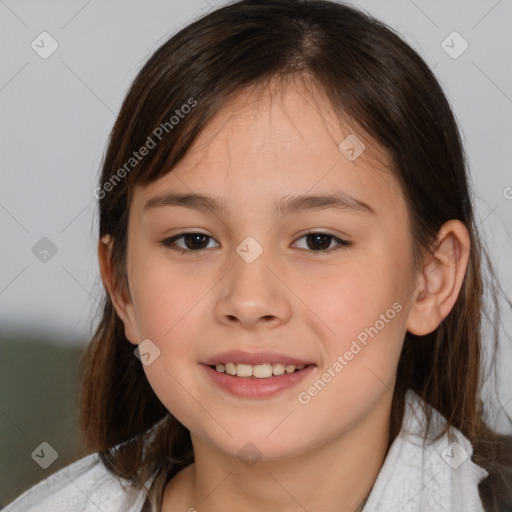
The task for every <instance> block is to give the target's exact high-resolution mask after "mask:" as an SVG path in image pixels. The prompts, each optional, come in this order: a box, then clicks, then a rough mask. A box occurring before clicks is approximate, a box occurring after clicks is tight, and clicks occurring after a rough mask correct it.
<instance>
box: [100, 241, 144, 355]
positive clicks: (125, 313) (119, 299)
mask: <svg viewBox="0 0 512 512" xmlns="http://www.w3.org/2000/svg"><path fill="white" fill-rule="evenodd" d="M112 247H113V241H112V238H111V237H110V235H106V236H104V237H103V238H102V239H101V240H100V241H99V243H98V261H99V266H100V274H101V279H102V281H103V285H104V286H105V289H106V290H107V293H108V295H109V297H110V300H111V301H112V304H113V306H114V308H115V310H116V312H117V315H118V316H119V318H120V319H121V321H122V322H123V324H124V330H125V336H126V338H127V339H128V340H129V341H130V342H131V343H133V344H134V345H137V344H138V342H139V339H138V334H137V329H136V322H135V312H134V308H133V302H132V300H131V298H130V297H129V293H128V291H127V290H125V289H123V287H122V286H120V285H119V284H118V283H116V279H115V271H114V268H113V267H112Z"/></svg>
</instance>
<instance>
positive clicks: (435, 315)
mask: <svg viewBox="0 0 512 512" xmlns="http://www.w3.org/2000/svg"><path fill="white" fill-rule="evenodd" d="M469 250H470V238H469V233H468V230H467V228H466V226H465V225H464V223H462V222H461V221H459V220H450V221H448V222H446V223H445V224H443V226H442V227H441V229H440V230H439V233H438V235H437V240H436V243H435V246H434V254H432V255H431V254H429V255H428V256H427V257H426V261H425V262H424V265H423V268H422V270H421V271H420V273H419V274H418V279H417V286H416V288H415V290H414V293H413V301H412V305H411V309H410V311H409V314H408V316H407V322H406V328H407V330H408V331H409V332H410V333H412V334H415V335H417V336H424V335H425V334H429V333H431V332H432V331H434V330H435V329H437V327H438V326H439V324H440V323H441V322H442V321H443V320H444V319H445V318H446V317H447V316H448V313H450V311H451V310H452V308H453V306H454V304H455V302H456V300H457V297H458V295H459V292H460V289H461V286H462V282H463V281H464V276H465V274H466V268H467V265H468V260H469Z"/></svg>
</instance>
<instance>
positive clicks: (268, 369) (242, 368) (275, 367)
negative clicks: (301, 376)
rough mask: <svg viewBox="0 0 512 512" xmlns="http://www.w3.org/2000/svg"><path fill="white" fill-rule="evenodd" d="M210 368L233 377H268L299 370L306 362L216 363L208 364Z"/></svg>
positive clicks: (304, 366)
mask: <svg viewBox="0 0 512 512" xmlns="http://www.w3.org/2000/svg"><path fill="white" fill-rule="evenodd" d="M208 366H210V368H211V369H212V370H215V371H216V372H218V373H225V374H226V375H231V376H233V377H241V378H245V379H251V378H252V379H268V378H271V377H276V376H279V375H285V374H290V373H296V372H300V371H301V370H303V369H304V368H306V367H307V366H312V365H307V364H300V365H294V364H283V363H261V364H255V365H252V364H244V363H232V362H227V363H217V364H215V365H208Z"/></svg>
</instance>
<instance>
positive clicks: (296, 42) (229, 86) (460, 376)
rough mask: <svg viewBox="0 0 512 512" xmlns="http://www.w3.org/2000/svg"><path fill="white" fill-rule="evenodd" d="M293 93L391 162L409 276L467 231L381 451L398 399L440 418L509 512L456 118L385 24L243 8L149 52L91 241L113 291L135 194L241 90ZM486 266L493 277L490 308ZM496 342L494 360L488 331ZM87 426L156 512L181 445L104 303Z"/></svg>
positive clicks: (485, 493) (489, 505) (119, 279)
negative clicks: (459, 262)
mask: <svg viewBox="0 0 512 512" xmlns="http://www.w3.org/2000/svg"><path fill="white" fill-rule="evenodd" d="M294 77H299V78H304V79H305V78H308V79H309V80H311V81H312V82H313V83H314V84H316V85H318V86H320V88H321V90H322V91H323V92H324V93H325V96H326V98H329V101H330V102H331V104H332V108H333V111H334V112H335V113H336V114H337V115H339V116H340V119H341V118H342V117H343V119H347V118H348V119H350V120H351V121H352V122H353V123H354V124H355V125H357V126H358V129H359V130H360V131H361V133H365V134H366V135H367V136H368V137H369V138H371V139H372V140H374V141H375V142H376V143H377V145H378V146H379V147H380V148H382V149H383V150H384V151H385V153H386V154H387V155H388V156H389V158H390V161H391V162H392V166H391V172H393V174H394V175H395V176H396V178H397V180H398V182H399V183H400V186H401V189H402V191H403V194H404V197H405V199H406V203H407V206H408V211H409V215H410V219H411V226H412V232H411V236H412V239H413V246H414V256H415V259H414V260H415V265H417V267H418V268H419V266H420V264H421V261H422V257H423V256H424V255H425V254H427V253H428V252H431V251H432V246H433V242H434V241H435V239H436V235H437V233H438V230H439V228H440V227H441V226H442V224H443V223H445V222H446V221H448V220H450V219H458V220H460V221H462V222H463V223H464V224H465V226H466V227H467V229H468V231H469V235H470V241H471V250H470V256H469V263H468V268H467V272H466V275H465V278H464V281H463V284H462V289H461V291H460V294H459V296H458V299H457V301H456V303H455V305H454V307H453V309H452V311H451V312H450V313H449V315H448V316H447V317H446V318H445V320H444V321H443V322H442V323H441V324H440V326H439V327H438V328H437V329H436V330H435V331H434V332H432V333H431V334H429V335H426V336H421V337H418V336H413V335H412V334H410V333H407V334H406V337H405V340H404V345H403V351H402V354H401V356H400V360H399V364H398V373H397V381H396V387H395V390H394V395H393V400H392V410H391V425H390V427H391V429H390V438H389V442H390V443H391V442H392V440H393V439H394V438H395V437H396V435H397V434H398V432H399V430H400V426H401V421H402V416H403V412H404V398H405V392H406V390H407V389H409V388H410V389H413V390H414V391H415V392H416V393H418V394H419V395H420V396H421V397H422V398H423V399H424V401H425V402H426V403H427V404H429V405H431V406H432V407H433V408H434V409H436V410H438V411H439V412H440V413H441V414H442V415H443V416H444V417H445V418H446V420H447V422H446V428H445V431H447V430H448V429H449V427H451V426H453V427H456V428H457V429H459V430H460V431H461V432H462V433H463V434H464V435H465V436H466V437H467V438H468V439H469V440H470V441H471V442H472V444H473V446H474V456H473V460H474V461H475V462H476V463H477V464H479V465H481V466H482V467H484V468H485V469H486V470H487V471H488V472H489V477H487V478H486V479H485V480H484V481H483V482H482V483H481V484H480V488H479V490H480V495H481V498H482V502H483V504H484V506H485V507H486V510H488V511H491V510H492V511H498V510H502V509H500V507H502V506H504V505H503V503H505V502H506V500H511V496H510V491H509V490H507V489H510V482H512V476H511V460H510V452H511V450H510V445H511V443H510V438H509V437H506V436H500V435H498V434H496V433H495V432H494V431H493V430H492V429H491V428H489V427H488V426H487V425H486V422H485V420H484V411H483V407H482V400H481V388H482V384H483V380H484V378H485V375H484V372H483V368H484V366H483V362H482V359H483V357H482V351H483V347H482V331H483V329H482V321H483V320H484V319H485V317H486V316H489V313H488V312H487V304H488V303H489V302H490V305H491V306H493V305H494V306H495V309H494V310H493V311H498V309H497V308H498V299H497V297H498V283H497V280H496V279H493V278H494V273H493V271H492V265H491V264H490V261H488V257H487V251H486V250H485V246H484V244H483V242H482V240H481V238H480V236H479V234H478V231H477V228H476V225H475V217H474V206H473V202H472V198H471V187H470V182H469V174H468V169H467V163H466V157H465V154H464V150H463V146H462V143H461V139H460V135H459V131H458V127H457V124H456V120H455V118H454V115H453V113H452V110H451V108H450V106H449V103H448V101H447V99H446V97H445V95H444V93H443V91H442V88H441V87H440V85H439V83H438V81H437V80H436V78H435V77H434V75H433V73H432V72H431V70H430V69H429V68H428V66H427V65H426V64H425V62H424V61H423V60H422V58H421V57H420V56H419V55H418V54H417V53H416V52H415V51H414V50H413V49H412V48H411V47H410V46H409V45H407V44H406V43H405V42H404V41H403V40H402V38H401V37H400V36H399V35H397V34H396V33H395V32H394V31H393V30H392V29H390V28H389V27H387V26H386V25H385V24H383V23H382V22H380V21H378V20H376V19H374V18H372V17H371V16H369V15H367V14H365V13H363V12H361V11H359V10H356V9H354V8H352V7H349V6H347V5H344V4H341V3H336V2H332V1H329V0H272V1H265V0H242V1H237V2H232V3H230V4H227V5H225V6H223V7H221V8H219V9H217V10H214V11H213V12H210V13H209V14H207V15H205V16H202V17H201V18H199V19H197V20H195V21H194V22H192V23H190V24H189V25H188V26H186V27H185V28H183V29H182V30H181V31H179V32H178V33H176V34H175V35H173V36H172V37H171V38H170V39H169V40H168V41H167V42H165V43H164V44H163V45H162V46H161V47H160V48H158V49H157V50H156V51H155V52H154V54H153V55H152V56H151V57H150V58H149V60H148V61H147V62H146V64H145V65H144V66H143V68H142V69H141V71H140V72H139V73H138V75H137V77H136V78H135V80H134V82H133V84H132V85H131V88H130V90H129V91H128V93H127V96H126V98H125V100H124V102H123V105H122V107H121V110H120V113H119V116H118V118H117V120H116V122H115V125H114V127H113V129H112V132H111V135H110V139H109V143H108V147H107V150H106V153H105V156H104V159H103V165H102V172H101V178H100V182H99V185H98V188H97V190H96V196H97V197H98V199H99V237H100V238H102V237H103V236H104V235H107V234H109V235H110V236H111V237H112V240H113V242H114V243H113V252H112V265H113V267H114V269H115V283H116V286H118V287H119V289H122V290H126V291H128V290H129V288H128V282H127V277H126V242H127V222H128V212H129V208H130V203H131V198H132V193H133V189H134V187H135V186H136V185H145V184H148V183H150V182H152V181H154V180H156V179H158V178H160V177H162V176H163V175H165V174H166V173H168V172H172V168H173V167H174V166H175V165H176V164H177V163H178V162H179V161H180V160H181V159H182V158H183V157H184V155H185V154H186V153H187V150H188V148H189V147H190V146H191V144H192V143H193V142H194V140H195V139H196V138H197V136H198V135H199V134H200V133H201V131H202V130H203V129H204V128H205V126H206V125H207V124H208V121H209V120H210V119H211V118H212V117H213V116H214V115H215V114H216V113H217V112H218V111H219V110H220V109H221V108H222V106H223V104H224V103H225V102H226V100H228V99H229V98H231V97H233V96H234V95H236V94H237V93H239V92H241V91H243V90H244V89H245V88H247V87H249V86H256V85H263V84H265V83H267V82H268V81H270V80H281V81H282V83H285V82H286V80H287V79H290V78H294ZM143 146H145V147H146V148H148V147H150V149H149V151H147V152H146V153H147V154H146V156H144V158H135V157H134V152H137V151H138V150H139V148H142V147H143ZM483 263H488V264H489V265H488V268H489V269H490V272H489V275H488V279H487V281H488V284H489V290H490V295H489V297H490V300H485V296H484V292H485V286H484V284H485V281H486V279H485V276H484V268H483ZM492 314H498V313H492ZM493 318H494V317H493ZM496 319H497V317H496V318H494V320H495V322H496ZM491 334H492V336H491V338H492V339H490V340H489V341H488V343H489V344H490V345H491V346H492V347H493V350H494V353H496V350H497V343H498V334H499V329H498V323H497V322H496V323H495V331H494V332H493V333H491ZM426 412H427V413H428V411H426ZM81 425H82V430H83V436H84V441H85V444H86V446H87V448H88V450H90V451H93V452H95V451H97V452H99V453H100V456H101V459H102V461H103V463H104V464H105V466H106V467H107V468H108V469H109V470H110V471H111V472H112V473H114V474H116V475H118V476H120V477H123V478H126V479H128V480H129V481H131V482H132V483H133V485H134V486H137V487H140V488H144V482H145V481H147V479H148V478H149V477H150V476H152V475H158V477H157V478H156V479H155V481H154V482H155V483H154V485H153V486H152V488H151V489H150V490H148V492H149V497H150V499H151V502H152V504H153V507H154V510H159V509H160V507H161V503H162V491H163V488H164V485H165V483H166V482H167V481H169V480H170V478H172V476H173V475H175V474H176V473H177V472H178V471H179V470H181V469H182V468H184V467H185V466H187V465H188V464H190V463H192V462H193V459H194V458H193V451H192V444H191V440H190V434H189V432H188V430H187V429H186V428H185V427H184V426H183V425H181V424H180V423H179V422H178V421H177V420H176V419H175V418H174V417H173V416H172V415H171V414H170V413H169V411H167V410H166V408H165V407H164V406H163V405H162V403H161V402H160V401H159V399H158V398H157V397H156V395H155V393H154V392H153V390H152V389H151V387H150V385H149V383H148V381H147V379H146V377H145V374H144V372H143V370H142V367H141V364H140V362H139V361H138V359H137V358H136V357H134V355H133V345H132V344H131V343H129V342H128V340H127V339H126V337H125V334H124V327H123V324H122V321H121V320H120V318H119V317H118V315H117V313H116V311H115V309H114V307H113V305H112V302H111V300H110V298H109V296H108V294H107V293H106V292H105V294H104V298H103V304H102V311H101V318H100V322H99V324H98V326H97V329H96V331H95V333H94V335H93V337H92V340H91V341H90V344H89V346H88V348H87V351H86V353H85V355H84V358H83V383H82V392H81ZM151 427H153V428H151ZM150 429H151V430H150ZM441 434H442V432H440V433H439V435H441ZM507 485H508V487H507ZM507 492H509V494H508V495H507V494H506V493H507ZM511 501H512V500H511ZM509 503H510V502H509Z"/></svg>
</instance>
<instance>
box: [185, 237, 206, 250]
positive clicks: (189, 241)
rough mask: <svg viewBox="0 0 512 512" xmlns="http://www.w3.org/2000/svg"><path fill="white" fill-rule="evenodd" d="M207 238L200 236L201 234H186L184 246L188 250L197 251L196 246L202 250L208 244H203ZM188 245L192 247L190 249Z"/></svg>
mask: <svg viewBox="0 0 512 512" xmlns="http://www.w3.org/2000/svg"><path fill="white" fill-rule="evenodd" d="M201 238H202V239H203V243H202V244H201V241H200V239H201ZM207 238H208V236H207V235H202V234H201V233H191V234H187V235H185V244H186V246H187V247H188V248H189V249H197V245H201V247H199V248H200V249H203V248H204V247H206V246H207V245H208V242H206V243H204V242H205V240H206V239H207ZM198 239H199V242H198ZM190 245H192V247H190ZM203 246H204V247H203Z"/></svg>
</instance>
